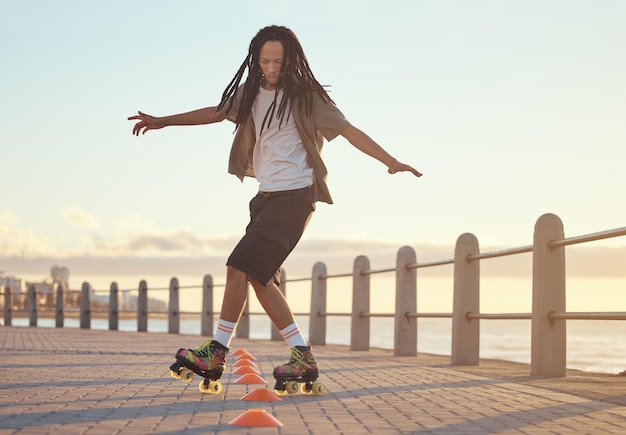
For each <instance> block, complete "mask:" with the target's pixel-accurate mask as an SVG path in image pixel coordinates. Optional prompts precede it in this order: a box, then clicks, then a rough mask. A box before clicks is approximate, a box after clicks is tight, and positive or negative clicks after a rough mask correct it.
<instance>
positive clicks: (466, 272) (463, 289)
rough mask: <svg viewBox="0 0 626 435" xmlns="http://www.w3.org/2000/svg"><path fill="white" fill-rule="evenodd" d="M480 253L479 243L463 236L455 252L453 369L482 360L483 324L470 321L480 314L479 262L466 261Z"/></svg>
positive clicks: (468, 235) (457, 242) (474, 238)
mask: <svg viewBox="0 0 626 435" xmlns="http://www.w3.org/2000/svg"><path fill="white" fill-rule="evenodd" d="M478 253H479V248H478V239H476V237H475V236H474V235H473V234H470V233H465V234H461V235H460V236H459V238H458V239H457V241H456V248H455V250H454V301H453V308H452V352H451V353H452V355H451V364H452V365H453V366H462V365H478V363H479V359H480V321H479V320H477V319H474V320H470V319H468V318H467V313H469V312H472V313H478V312H480V261H478V260H476V261H468V260H467V257H468V255H473V254H478Z"/></svg>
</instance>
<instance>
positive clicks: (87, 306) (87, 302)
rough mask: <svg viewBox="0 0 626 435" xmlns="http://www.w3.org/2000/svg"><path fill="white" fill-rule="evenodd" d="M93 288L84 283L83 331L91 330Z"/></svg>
mask: <svg viewBox="0 0 626 435" xmlns="http://www.w3.org/2000/svg"><path fill="white" fill-rule="evenodd" d="M90 293H91V286H90V285H89V283H88V282H84V283H83V286H82V288H81V290H80V327H81V329H89V328H91V298H90V296H91V295H90Z"/></svg>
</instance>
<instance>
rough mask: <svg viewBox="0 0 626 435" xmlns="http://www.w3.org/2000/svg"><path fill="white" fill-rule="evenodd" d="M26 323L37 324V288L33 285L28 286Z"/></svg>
mask: <svg viewBox="0 0 626 435" xmlns="http://www.w3.org/2000/svg"><path fill="white" fill-rule="evenodd" d="M28 325H29V326H37V289H36V288H35V286H34V285H31V286H30V287H29V288H28Z"/></svg>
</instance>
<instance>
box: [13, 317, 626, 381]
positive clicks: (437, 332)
mask: <svg viewBox="0 0 626 435" xmlns="http://www.w3.org/2000/svg"><path fill="white" fill-rule="evenodd" d="M370 320H371V327H370V346H371V347H375V348H383V349H392V348H393V333H394V332H393V330H394V328H393V319H391V318H371V319H370ZM297 322H298V324H299V325H300V328H301V329H302V332H303V334H304V336H305V337H308V335H309V333H308V330H309V319H308V317H306V316H297ZM12 323H13V326H18V327H27V326H28V319H27V318H14V319H13V322H12ZM54 324H55V322H54V319H45V318H40V319H39V320H38V326H39V327H44V328H45V327H48V328H50V327H54ZM65 327H68V328H78V327H79V321H78V319H72V318H66V319H65ZM91 327H92V328H93V329H108V327H109V324H108V320H107V319H92V320H91ZM119 329H120V330H121V331H136V330H137V321H136V320H135V319H120V321H119ZM167 329H168V328H167V320H166V319H161V318H150V319H149V320H148V332H167ZM214 330H215V327H214ZM451 330H452V321H451V320H450V319H418V338H417V341H418V343H417V348H418V352H420V353H431V354H437V355H450V347H451ZM180 331H181V333H183V334H197V335H200V320H199V318H198V317H193V316H183V318H182V319H181V323H180ZM530 334H531V324H530V320H483V321H481V325H480V357H481V358H492V359H500V360H506V361H514V362H521V363H527V364H529V363H530V341H531V340H530V338H531V337H530ZM270 337H271V324H270V321H269V319H268V318H267V316H265V315H258V314H252V315H251V318H250V338H252V339H270ZM624 337H626V322H623V321H601V320H598V321H596V320H594V321H584V320H578V321H574V320H569V321H568V322H567V367H568V368H571V369H578V370H584V371H589V372H598V373H611V374H617V373H620V372H622V371H624V370H626V339H625V338H624ZM198 340H200V338H199V339H198ZM326 342H327V343H329V344H343V345H349V343H350V319H349V318H348V317H335V316H333V317H328V318H327V326H326ZM196 344H197V343H181V347H182V346H194V345H196Z"/></svg>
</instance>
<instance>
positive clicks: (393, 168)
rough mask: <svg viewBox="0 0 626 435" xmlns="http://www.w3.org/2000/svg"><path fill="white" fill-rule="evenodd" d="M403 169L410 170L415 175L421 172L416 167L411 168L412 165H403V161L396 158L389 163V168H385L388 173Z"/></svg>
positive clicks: (418, 175) (419, 175) (420, 174)
mask: <svg viewBox="0 0 626 435" xmlns="http://www.w3.org/2000/svg"><path fill="white" fill-rule="evenodd" d="M405 171H408V172H411V173H412V174H413V175H415V176H416V177H421V176H422V173H421V172H419V171H418V170H417V169H415V168H413V167H412V166H409V165H405V164H404V163H400V162H399V161H397V160H396V161H395V162H394V163H393V164H391V165H389V169H388V170H387V172H389V173H390V174H395V173H396V172H405Z"/></svg>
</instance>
